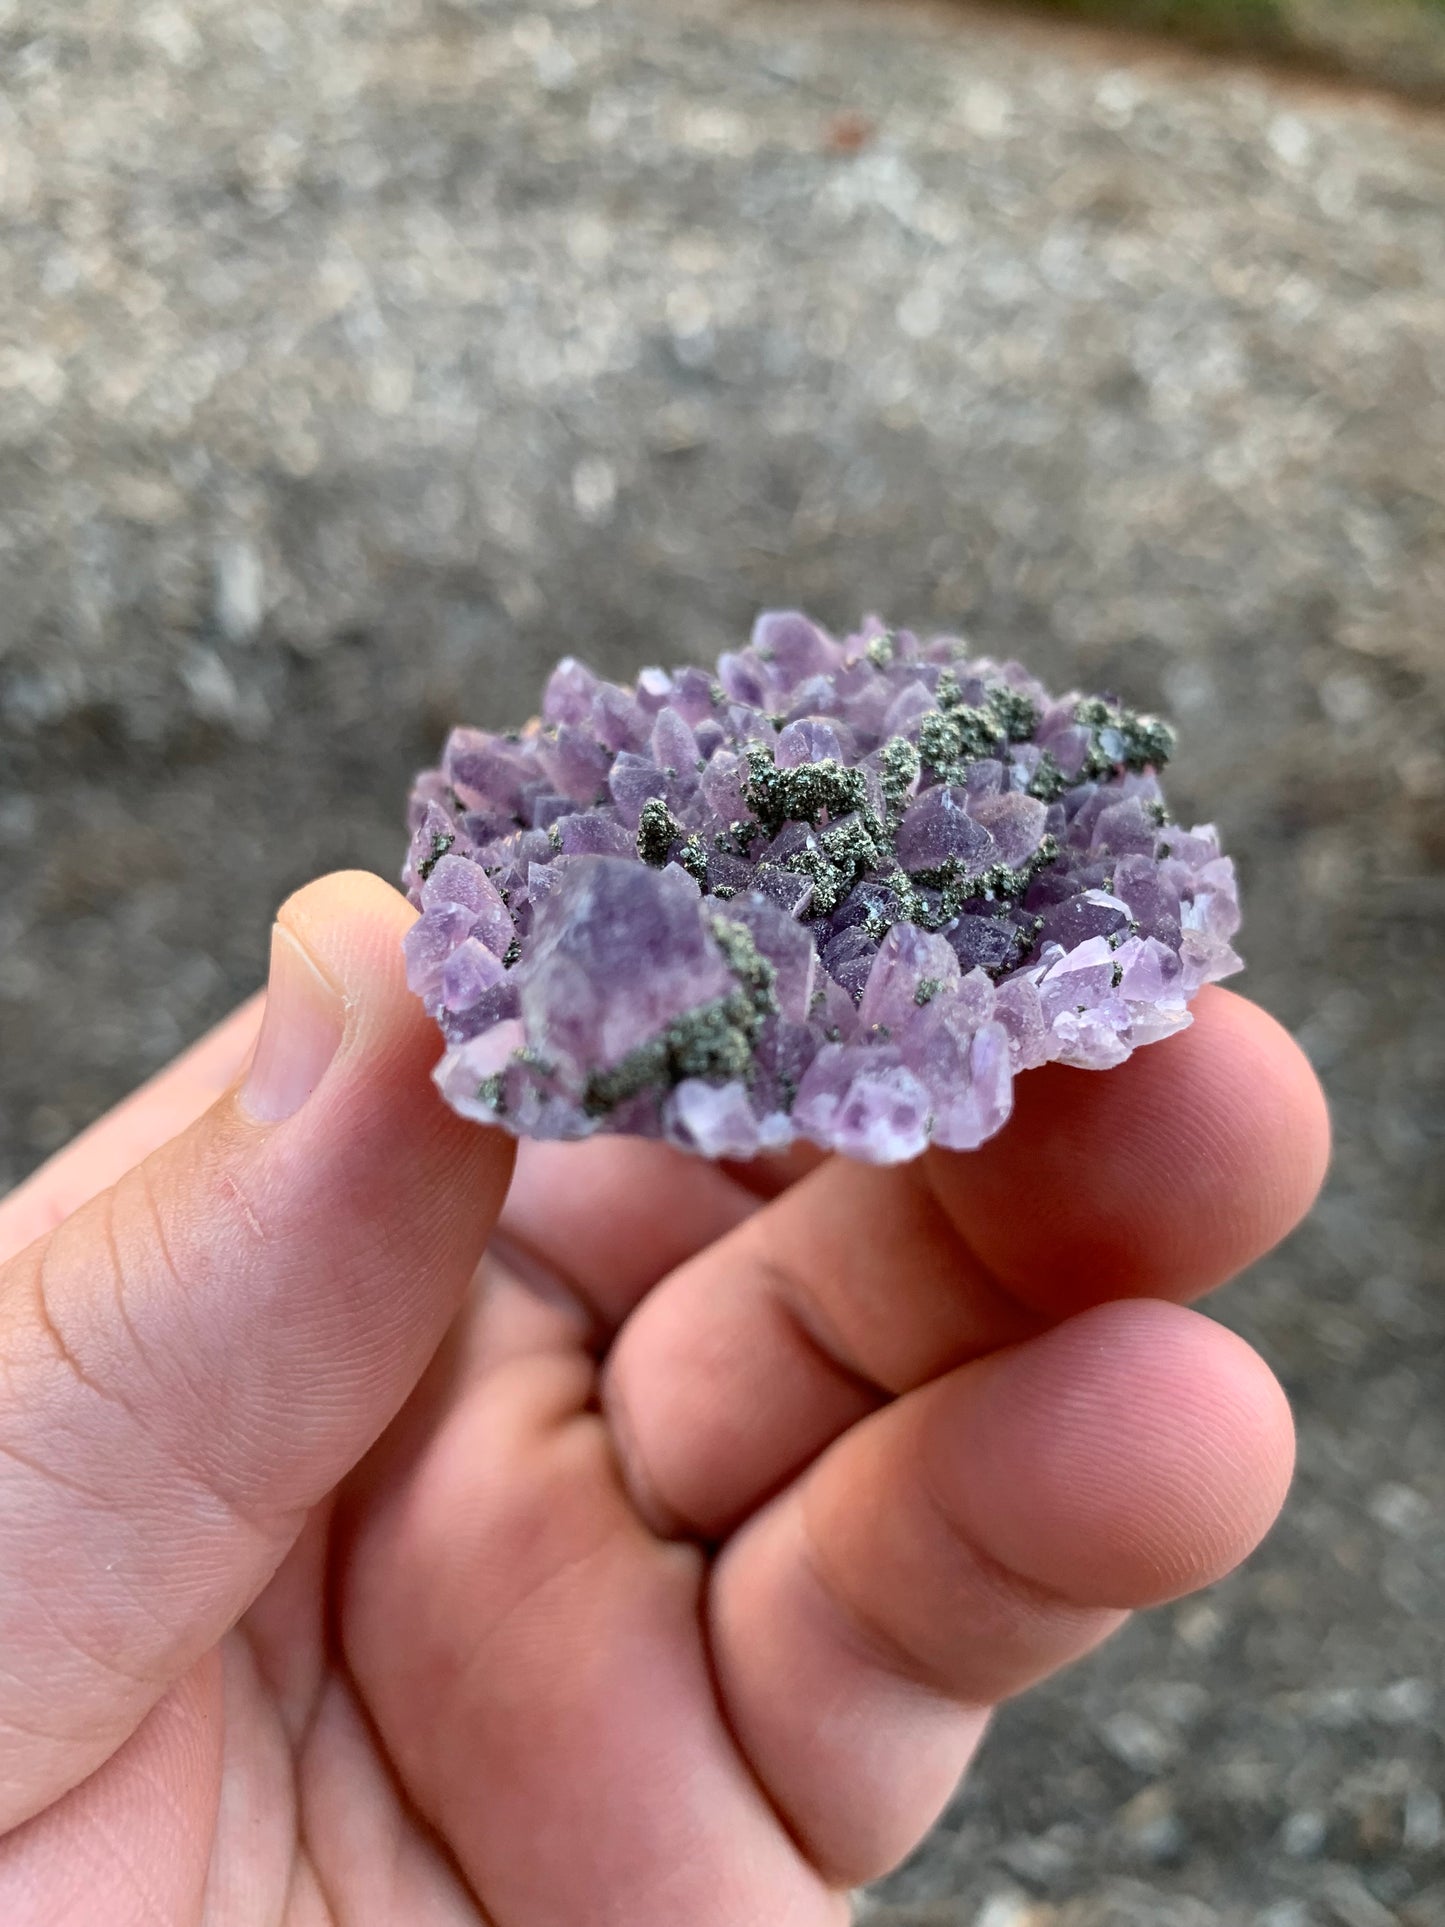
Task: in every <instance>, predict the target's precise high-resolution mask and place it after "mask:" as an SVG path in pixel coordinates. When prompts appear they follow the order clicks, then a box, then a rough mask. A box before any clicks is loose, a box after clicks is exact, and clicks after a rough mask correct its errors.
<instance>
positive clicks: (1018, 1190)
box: [928, 987, 1330, 1316]
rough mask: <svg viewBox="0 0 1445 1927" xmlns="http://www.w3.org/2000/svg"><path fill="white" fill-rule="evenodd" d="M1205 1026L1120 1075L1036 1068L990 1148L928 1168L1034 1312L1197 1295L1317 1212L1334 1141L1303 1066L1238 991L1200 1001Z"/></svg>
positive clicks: (1282, 1034) (951, 1208)
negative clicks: (1124, 1299)
mask: <svg viewBox="0 0 1445 1927" xmlns="http://www.w3.org/2000/svg"><path fill="white" fill-rule="evenodd" d="M1194 1019H1195V1021H1194V1023H1193V1024H1192V1025H1191V1026H1190V1028H1189V1029H1188V1030H1186V1031H1182V1032H1180V1033H1179V1034H1178V1035H1177V1036H1175V1037H1171V1038H1169V1039H1167V1040H1166V1041H1165V1042H1163V1043H1160V1044H1154V1045H1150V1046H1149V1047H1148V1048H1147V1049H1144V1050H1140V1051H1138V1052H1136V1053H1135V1055H1134V1056H1133V1057H1131V1058H1130V1059H1129V1060H1128V1062H1127V1063H1125V1064H1122V1065H1120V1066H1119V1067H1118V1068H1117V1069H1116V1070H1111V1071H1108V1072H1105V1073H1103V1074H1100V1073H1098V1072H1094V1071H1080V1070H1072V1069H1067V1068H1064V1067H1062V1066H1058V1065H1050V1066H1048V1067H1046V1068H1045V1069H1043V1070H1039V1071H1033V1072H1029V1073H1028V1074H1027V1075H1025V1076H1023V1077H1021V1078H1020V1079H1019V1080H1018V1083H1017V1086H1016V1093H1017V1097H1016V1104H1015V1112H1014V1116H1013V1118H1012V1119H1011V1121H1010V1123H1009V1124H1008V1125H1007V1126H1006V1128H1005V1129H1004V1131H1003V1132H1001V1133H1000V1135H999V1136H998V1137H997V1138H995V1139H993V1140H991V1141H990V1142H989V1143H988V1144H985V1145H983V1146H982V1147H980V1149H979V1150H977V1151H973V1152H969V1153H967V1154H963V1155H949V1154H943V1153H940V1154H935V1155H934V1156H933V1157H932V1158H931V1160H930V1163H929V1166H928V1172H929V1177H930V1181H931V1183H932V1185H933V1188H934V1190H935V1192H936V1193H937V1195H938V1197H939V1200H940V1202H941V1203H942V1205H943V1207H944V1209H945V1210H946V1211H947V1212H948V1213H949V1215H950V1217H952V1219H953V1220H954V1222H955V1223H956V1224H957V1225H958V1227H959V1230H960V1231H961V1233H962V1235H963V1236H964V1238H965V1239H966V1240H967V1242H968V1244H969V1246H970V1247H971V1249H972V1250H973V1251H974V1252H975V1253H976V1255H977V1256H978V1257H979V1258H980V1259H981V1260H982V1262H983V1263H984V1264H985V1265H987V1266H988V1268H989V1269H990V1270H991V1271H992V1272H993V1274H994V1275H995V1276H996V1277H997V1278H998V1279H999V1280H1000V1282H1002V1283H1003V1284H1004V1285H1005V1286H1006V1287H1007V1288H1008V1289H1009V1290H1010V1291H1011V1292H1012V1293H1013V1294H1014V1295H1015V1296H1016V1297H1017V1298H1019V1299H1020V1300H1021V1301H1022V1302H1023V1303H1025V1304H1026V1305H1028V1306H1029V1307H1030V1308H1031V1309H1034V1310H1038V1311H1040V1312H1043V1313H1045V1314H1047V1315H1053V1316H1063V1315H1068V1314H1069V1313H1071V1312H1073V1311H1076V1310H1078V1309H1080V1308H1082V1307H1083V1306H1086V1305H1089V1304H1097V1303H1101V1302H1102V1301H1104V1300H1105V1299H1108V1298H1117V1297H1127V1296H1144V1295H1149V1296H1158V1297H1166V1298H1172V1299H1176V1300H1183V1299H1188V1298H1191V1297H1194V1296H1197V1295H1198V1294H1199V1293H1201V1292H1204V1291H1209V1290H1212V1289H1213V1288H1214V1287H1215V1286H1216V1285H1219V1284H1222V1283H1223V1282H1224V1281H1225V1280H1226V1279H1227V1278H1230V1277H1233V1276H1234V1275H1235V1273H1237V1272H1239V1271H1241V1270H1243V1268H1244V1267H1245V1266H1246V1265H1248V1264H1250V1263H1252V1262H1253V1261H1254V1260H1255V1259H1256V1258H1258V1257H1260V1256H1262V1255H1263V1253H1264V1252H1266V1251H1268V1250H1270V1249H1271V1248H1272V1247H1273V1246H1274V1245H1275V1244H1277V1243H1278V1242H1279V1240H1280V1239H1281V1238H1283V1237H1285V1236H1286V1235H1287V1233H1289V1232H1290V1231H1292V1230H1293V1229H1294V1227H1295V1226H1296V1225H1297V1224H1298V1223H1299V1222H1300V1220H1301V1219H1302V1218H1303V1217H1304V1216H1305V1214H1306V1213H1307V1212H1308V1210H1309V1209H1310V1206H1311V1205H1312V1204H1313V1202H1314V1200H1315V1197H1316V1196H1317V1195H1318V1192H1319V1188H1320V1185H1321V1183H1322V1182H1323V1179H1324V1174H1325V1169H1326V1166H1327V1164H1328V1162H1329V1147H1330V1131H1329V1116H1328V1111H1327V1109H1326V1105H1325V1099H1324V1094H1323V1092H1322V1091H1321V1089H1320V1086H1319V1083H1318V1080H1317V1079H1316V1077H1315V1075H1314V1072H1313V1070H1312V1069H1311V1068H1310V1065H1309V1062H1308V1060H1307V1059H1306V1058H1305V1056H1304V1053H1303V1052H1302V1051H1301V1050H1300V1048H1299V1046H1298V1045H1297V1044H1296V1043H1295V1041H1294V1039H1293V1038H1292V1037H1291V1036H1290V1035H1289V1033H1288V1032H1287V1031H1286V1030H1285V1029H1284V1028H1283V1027H1282V1026H1281V1025H1280V1024H1279V1023H1277V1022H1276V1021H1275V1019H1274V1018H1272V1017H1271V1016H1269V1014H1268V1013H1267V1012H1266V1011H1263V1010H1261V1009H1260V1008H1259V1006H1258V1005H1256V1004H1252V1003H1250V1002H1249V1001H1248V1000H1247V999H1245V998H1243V997H1238V996H1236V995H1234V994H1233V993H1232V992H1230V991H1226V990H1219V989H1216V988H1212V987H1211V988H1209V989H1206V990H1205V991H1203V992H1202V993H1201V994H1200V996H1199V998H1198V999H1197V1000H1196V1002H1195V1005H1194Z"/></svg>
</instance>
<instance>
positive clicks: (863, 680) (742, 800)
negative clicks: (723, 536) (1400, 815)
mask: <svg viewBox="0 0 1445 1927" xmlns="http://www.w3.org/2000/svg"><path fill="white" fill-rule="evenodd" d="M1171 742H1172V738H1171V735H1170V731H1169V729H1168V728H1167V727H1166V725H1165V724H1163V723H1161V722H1158V721H1156V720H1154V719H1153V718H1151V717H1146V716H1140V715H1137V714H1135V713H1134V712H1133V711H1131V710H1129V709H1127V708H1125V707H1124V706H1123V705H1122V704H1120V703H1118V702H1116V701H1115V700H1114V699H1113V698H1112V697H1105V696H1093V697H1088V698H1080V697H1079V696H1076V695H1075V696H1067V697H1064V698H1063V699H1061V700H1056V699H1054V698H1053V697H1050V696H1049V695H1048V694H1047V693H1046V692H1045V691H1044V689H1043V688H1042V687H1041V686H1040V685H1039V684H1038V683H1037V682H1035V681H1034V680H1033V678H1032V677H1031V676H1029V675H1028V674H1027V673H1026V672H1025V671H1024V670H1023V669H1021V668H1020V667H1019V666H1018V665H1017V664H1016V663H1004V664H995V663H993V662H990V661H986V660H979V659H975V658H971V657H970V656H969V655H968V654H967V651H966V649H965V647H964V645H963V644H962V643H960V642H958V641H957V640H956V639H953V638H949V637H939V638H937V639H935V640H933V641H928V642H920V641H919V640H918V638H917V637H915V636H913V635H911V634H909V633H908V632H907V631H906V630H897V631H891V630H887V629H885V628H884V627H883V626H882V625H881V624H880V623H878V622H877V621H875V620H872V619H870V620H869V621H868V622H866V623H865V624H864V626H863V628H862V629H861V630H860V631H859V633H858V634H856V635H853V636H849V637H847V638H846V639H844V640H843V641H835V640H834V639H833V638H832V637H830V636H828V635H827V634H825V633H824V631H823V630H822V629H820V628H818V627H817V626H816V624H814V623H812V622H810V621H809V620H808V619H807V617H805V616H803V615H799V614H794V613H781V614H771V615H764V616H761V617H760V618H759V619H758V622H757V624H756V625H755V627H754V630H753V635H752V640H751V642H750V644H749V646H748V647H747V648H745V649H741V650H739V651H737V652H736V653H732V654H728V655H724V656H723V657H722V658H721V659H720V660H719V662H718V665H717V670H716V673H715V674H714V673H711V672H709V671H707V670H704V669H697V668H683V669H674V670H671V671H668V670H663V669H644V670H643V672H642V674H641V676H640V677H639V678H638V681H637V685H636V687H635V688H633V689H623V688H620V687H618V686H617V685H616V684H615V683H609V682H604V681H602V680H600V679H599V678H598V677H597V676H595V675H594V674H593V673H592V671H591V670H589V669H587V668H586V667H585V666H584V665H583V664H582V663H580V662H577V661H574V660H572V659H571V658H568V659H567V660H565V661H563V662H562V663H560V664H559V665H558V667H557V668H556V669H555V670H554V671H553V673H552V677H551V680H550V681H549V682H548V684H547V689H546V694H545V696H544V698H543V703H542V716H541V719H540V721H536V722H533V723H531V724H529V725H528V727H527V728H526V729H523V730H520V731H511V732H508V733H507V734H505V735H492V734H488V733H486V732H484V731H481V730H476V729H458V730H455V731H454V732H453V734H452V736H451V738H450V740H449V741H448V743H447V745H446V750H445V753H444V755H443V758H442V765H441V768H440V769H437V770H432V771H429V772H427V773H426V774H425V775H423V776H422V777H420V778H419V780H418V782H417V786H416V790H415V793H414V795H413V798H412V809H411V829H412V839H411V848H410V853H409V856H408V860H407V866H406V872H405V882H406V884H407V887H408V890H409V892H410V895H411V898H412V901H413V902H414V903H415V904H416V905H417V906H418V908H419V909H420V911H421V913H422V914H421V916H420V918H419V919H418V921H417V922H416V923H415V924H414V925H413V927H412V929H411V931H410V933H409V934H408V937H407V940H406V948H407V962H408V973H409V981H410V983H411V985H412V988H413V989H414V990H415V991H416V992H417V993H418V994H419V995H420V996H421V997H423V998H424V1000H425V1002H426V1007H427V1009H428V1010H429V1011H430V1012H431V1013H432V1015H433V1016H434V1017H435V1018H436V1020H437V1022H438V1023H439V1024H440V1026H441V1031H442V1035H443V1037H444V1039H445V1044H446V1049H445V1054H444V1056H443V1057H442V1060H441V1062H440V1064H439V1066H438V1068H437V1073H436V1075H437V1081H438V1083H439V1085H440V1087H441V1089H442V1091H443V1093H444V1095H445V1096H446V1098H447V1100H448V1101H449V1102H450V1103H451V1104H452V1105H453V1106H454V1107H455V1108H456V1109H457V1110H458V1111H461V1112H463V1113H464V1114H466V1115H468V1116H471V1117H476V1118H480V1119H483V1120H485V1121H486V1122H488V1123H496V1124H502V1125H504V1126H506V1128H507V1129H508V1130H510V1131H513V1132H515V1133H517V1134H518V1135H526V1136H530V1137H544V1138H582V1137H588V1136H590V1135H592V1134H593V1133H594V1132H598V1131H612V1132H627V1133H631V1134H633V1135H637V1136H644V1137H661V1138H666V1139H669V1140H670V1141H671V1142H673V1143H675V1144H679V1145H683V1146H685V1147H687V1148H688V1149H689V1150H693V1151H696V1152H700V1153H701V1154H703V1155H704V1156H708V1157H739V1158H746V1157H751V1156H753V1155H755V1154H756V1153H758V1152H760V1151H766V1150H776V1149H780V1148H782V1147H784V1146H786V1145H788V1144H790V1143H792V1142H793V1141H794V1140H795V1139H798V1138H808V1139H811V1140H812V1141H813V1142H814V1143H816V1144H820V1145H823V1146H825V1147H827V1148H829V1149H832V1150H836V1151H841V1152H844V1153H846V1154H847V1155H849V1156H851V1157H855V1158H862V1159H866V1160H868V1161H870V1162H873V1163H880V1164H885V1163H893V1162H896V1161H898V1160H901V1159H904V1158H910V1157H913V1156H915V1155H916V1154H917V1153H918V1152H920V1151H922V1150H923V1148H924V1147H925V1145H927V1144H929V1143H930V1142H931V1143H934V1144H940V1145H945V1146H948V1147H950V1148H952V1149H955V1150H966V1149H970V1148H972V1147H973V1146H975V1145H978V1144H980V1143H982V1142H983V1140H984V1139H985V1138H987V1137H990V1136H992V1134H993V1133H994V1132H995V1131H997V1130H998V1129H999V1128H1000V1126H1001V1125H1002V1124H1003V1122H1004V1120H1005V1119H1006V1118H1007V1116H1008V1114H1009V1109H1010V1105H1011V1102H1012V1087H1013V1080H1014V1077H1015V1076H1016V1075H1017V1073H1018V1072H1020V1071H1024V1070H1029V1069H1031V1068H1033V1067H1034V1066H1036V1065H1039V1064H1045V1063H1049V1062H1051V1061H1057V1062H1059V1063H1063V1064H1073V1065H1078V1066H1082V1067H1085V1068H1089V1069H1097V1070H1103V1069H1107V1068H1108V1067H1109V1066H1111V1065H1114V1064H1118V1063H1121V1062H1122V1061H1123V1059H1124V1058H1126V1057H1127V1056H1128V1055H1129V1053H1130V1052H1131V1051H1132V1050H1133V1049H1134V1048H1135V1046H1136V1045H1139V1044H1148V1043H1153V1042H1154V1041H1155V1040H1156V1039H1158V1038H1162V1037H1167V1036H1169V1035H1170V1034H1171V1033H1172V1032H1174V1031H1177V1030H1180V1029H1182V1028H1183V1027H1184V1025H1186V1024H1187V1023H1188V1022H1189V1021H1190V1019H1189V1011H1188V1008H1187V1005H1188V1000H1189V998H1190V997H1191V996H1192V995H1193V994H1194V992H1195V991H1197V990H1198V989H1199V987H1200V986H1201V985H1202V984H1205V983H1209V982H1211V981H1213V980H1214V979H1216V978H1219V977H1223V976H1226V975H1228V974H1229V972H1231V971H1233V970H1235V969H1237V968H1238V967H1239V959H1238V957H1237V956H1236V955H1235V953H1234V951H1233V949H1232V948H1231V947H1230V938H1231V937H1232V936H1233V935H1234V932H1235V930H1236V929H1237V928H1238V925H1239V911H1238V904H1237V900H1236V896H1235V886H1234V869H1233V865H1232V864H1231V863H1230V861H1229V860H1228V858H1226V857H1222V856H1221V855H1220V853H1219V844H1218V840H1217V838H1216V836H1215V832H1214V830H1213V829H1212V828H1211V827H1209V826H1207V825H1206V826H1203V827H1196V828H1194V829H1189V830H1186V829H1184V828H1182V827H1181V826H1180V825H1178V824H1177V823H1174V822H1172V821H1171V820H1170V817H1169V813H1168V810H1167V809H1166V807H1165V803H1164V799H1163V796H1162V794H1161V792H1160V788H1159V782H1158V777H1157V771H1158V769H1159V767H1160V766H1161V765H1162V764H1163V763H1164V761H1165V760H1166V758H1167V756H1168V754H1169V750H1170V747H1171Z"/></svg>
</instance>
